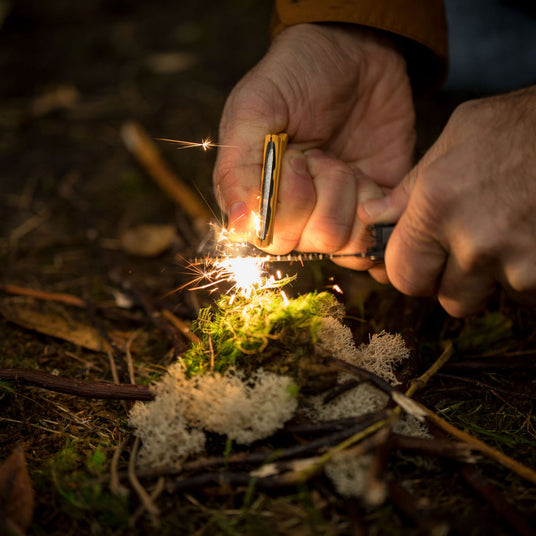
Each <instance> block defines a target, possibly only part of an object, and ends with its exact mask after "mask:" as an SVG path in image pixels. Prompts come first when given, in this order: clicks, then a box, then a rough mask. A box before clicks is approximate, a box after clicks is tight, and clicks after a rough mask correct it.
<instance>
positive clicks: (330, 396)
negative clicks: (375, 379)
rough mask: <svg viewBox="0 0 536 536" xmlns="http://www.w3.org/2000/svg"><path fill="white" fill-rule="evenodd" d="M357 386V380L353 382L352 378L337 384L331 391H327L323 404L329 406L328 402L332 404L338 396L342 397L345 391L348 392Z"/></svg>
mask: <svg viewBox="0 0 536 536" xmlns="http://www.w3.org/2000/svg"><path fill="white" fill-rule="evenodd" d="M358 385H359V382H358V381H357V380H354V379H353V378H352V379H350V380H346V381H345V382H343V383H339V384H338V385H336V386H335V387H334V388H333V389H331V391H329V392H328V393H327V394H326V395H325V396H324V399H323V400H322V403H323V404H329V403H330V402H333V400H335V399H336V398H337V397H338V396H341V395H343V394H344V393H346V392H347V391H350V390H351V389H353V388H354V387H357V386H358Z"/></svg>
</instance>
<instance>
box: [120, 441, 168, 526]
mask: <svg viewBox="0 0 536 536" xmlns="http://www.w3.org/2000/svg"><path fill="white" fill-rule="evenodd" d="M139 446H140V438H139V437H137V438H136V440H135V441H134V446H133V447H132V451H131V453H130V459H129V460H128V479H129V481H130V485H131V486H132V487H133V488H134V491H135V492H136V493H137V494H138V497H139V498H140V500H141V502H142V505H143V507H144V508H145V510H147V511H148V512H149V514H150V515H151V518H152V520H153V523H154V524H155V525H158V516H159V515H160V510H159V509H158V507H157V506H156V504H154V502H153V500H152V499H151V497H150V495H149V494H148V493H147V492H146V491H145V488H144V487H143V486H142V485H141V483H140V481H139V480H138V477H137V476H136V457H137V455H138V448H139Z"/></svg>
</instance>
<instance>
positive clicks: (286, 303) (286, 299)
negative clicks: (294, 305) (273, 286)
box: [281, 290, 290, 305]
mask: <svg viewBox="0 0 536 536" xmlns="http://www.w3.org/2000/svg"><path fill="white" fill-rule="evenodd" d="M281 296H282V297H283V303H284V304H285V305H288V304H289V303H290V302H289V301H288V298H287V295H286V293H285V291H284V290H282V291H281Z"/></svg>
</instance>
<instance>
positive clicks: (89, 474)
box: [0, 0, 536, 535]
mask: <svg viewBox="0 0 536 536" xmlns="http://www.w3.org/2000/svg"><path fill="white" fill-rule="evenodd" d="M269 18H270V5H269V3H268V2H264V1H261V0H228V1H227V2H208V1H203V0H202V1H198V2H179V1H176V0H173V1H172V0H157V1H154V2H144V1H142V0H132V1H127V0H111V1H97V0H94V1H90V2H79V3H76V2H70V1H67V0H49V1H47V2H36V1H32V0H17V1H16V2H9V1H8V0H0V24H1V25H0V67H1V72H2V73H3V76H2V77H1V78H0V95H1V100H0V170H1V174H0V184H1V189H0V262H1V276H0V285H2V289H1V291H0V312H1V313H2V315H1V316H0V351H1V353H0V367H2V370H5V369H7V368H15V367H17V368H25V369H32V370H39V371H43V372H48V373H52V374H54V375H56V376H58V377H66V378H71V379H76V380H81V381H82V380H83V381H105V382H113V369H114V366H113V365H112V364H111V363H112V361H114V358H115V361H116V365H117V368H119V372H118V373H119V374H120V375H121V373H122V371H121V370H120V363H119V361H120V360H118V359H117V358H118V356H117V352H116V351H115V350H114V349H113V348H112V349H111V350H109V352H106V351H102V350H99V349H90V346H91V344H93V343H94V341H95V340H102V337H105V338H106V337H107V336H110V334H112V335H113V336H111V339H112V340H113V341H118V340H122V341H123V342H124V343H125V344H129V345H131V346H130V347H129V348H130V350H131V353H132V356H133V367H134V375H135V378H136V382H137V383H139V384H141V385H147V384H148V383H150V382H151V381H152V380H154V379H155V378H158V377H159V376H160V375H161V374H162V373H163V372H164V370H165V368H166V367H167V366H168V365H169V364H171V363H172V362H173V361H174V360H176V358H177V356H178V355H180V352H182V351H184V349H185V348H187V347H188V345H189V344H190V340H189V339H188V337H187V335H185V330H184V329H182V330H181V329H175V328H173V329H171V328H170V327H169V324H165V323H163V322H162V321H161V319H160V316H159V315H158V314H157V313H158V312H159V311H163V310H167V311H170V312H171V313H173V315H174V317H175V318H178V319H179V320H180V321H181V322H182V323H183V324H184V325H188V324H189V322H191V321H192V320H194V319H195V318H196V316H197V313H198V311H199V308H200V307H201V306H202V305H206V304H208V303H210V300H211V299H212V297H211V296H210V295H208V294H206V293H201V292H198V293H195V292H186V291H182V292H175V289H177V288H178V287H180V286H181V285H183V284H184V283H186V282H188V278H189V275H188V274H187V273H186V270H185V268H184V265H183V264H181V261H180V258H188V257H190V256H192V255H193V254H194V252H195V249H196V246H197V245H198V243H199V236H198V235H197V233H196V230H195V226H194V225H193V224H192V221H191V219H190V218H189V217H188V215H187V214H186V213H185V212H184V210H183V209H182V208H181V207H179V206H177V205H176V204H175V203H173V202H172V201H171V200H170V198H169V197H168V196H166V195H165V194H164V193H163V192H162V190H161V189H159V188H158V186H157V185H156V184H155V182H154V180H152V178H151V176H150V174H149V173H148V172H147V169H146V168H145V167H144V166H141V165H140V164H139V163H138V162H137V161H136V159H135V158H134V157H133V155H132V154H131V152H129V150H128V149H127V148H126V146H125V143H124V140H123V139H122V136H121V132H122V128H123V127H124V125H125V124H126V123H128V122H132V121H135V122H137V123H138V124H139V125H141V126H142V127H143V129H144V130H145V131H146V133H147V135H148V136H149V137H150V138H151V139H154V138H174V139H185V140H193V141H196V140H201V139H204V138H206V137H208V136H210V137H212V138H213V139H215V138H216V137H217V128H218V122H219V117H220V114H221V110H222V106H223V103H224V101H225V97H226V95H227V94H228V92H229V91H230V89H231V88H232V87H233V85H234V84H235V83H236V82H237V81H238V79H239V78H240V77H241V75H243V74H244V73H245V72H246V71H247V70H248V69H249V68H250V67H251V66H252V65H253V64H254V63H255V62H256V60H257V59H259V58H260V57H261V55H262V53H263V51H264V50H265V48H266V46H267V44H268V42H269V37H268V21H269ZM456 100H457V97H453V96H447V95H442V96H436V97H434V98H432V99H426V100H422V101H421V102H419V109H420V110H422V111H423V114H422V117H424V119H423V120H421V123H420V124H419V135H420V137H419V151H420V152H422V150H423V149H424V148H425V147H426V146H427V144H429V143H430V141H431V140H432V139H433V138H434V136H436V135H437V133H438V132H439V131H440V129H441V126H442V124H443V123H444V121H445V120H446V117H448V114H449V112H450V110H451V109H452V106H453V105H454V103H455V102H456ZM157 147H158V149H159V151H160V152H161V154H162V156H163V158H164V159H165V161H166V162H167V163H168V165H169V166H170V168H171V169H172V170H173V172H174V173H175V174H176V175H178V176H179V177H180V178H181V179H182V180H183V181H185V182H186V183H187V184H189V185H190V186H191V187H192V189H193V190H194V191H196V192H198V193H199V195H200V197H202V198H203V199H204V202H205V203H206V205H207V206H209V207H210V209H211V210H213V211H214V212H215V215H216V216H217V217H219V213H218V210H217V208H216V204H215V202H214V199H213V195H212V189H211V174H212V166H213V162H214V157H215V151H207V152H204V151H201V150H197V149H191V150H185V151H177V150H175V148H174V147H173V146H172V145H170V144H166V143H163V142H159V143H157ZM142 224H150V225H161V226H162V227H161V228H160V229H161V230H162V232H164V231H163V230H164V229H165V230H166V232H169V229H171V230H172V233H171V238H170V239H169V241H168V242H167V243H166V247H163V248H162V251H161V252H160V253H159V254H157V255H150V256H148V255H141V254H140V251H139V247H141V245H145V242H146V241H147V242H149V240H146V239H141V241H140V240H138V241H136V240H135V243H136V245H137V249H136V250H131V249H128V248H127V246H126V245H125V233H126V232H127V231H129V230H132V229H139V226H140V225H142ZM178 259H179V260H178ZM296 270H297V271H298V272H299V277H298V280H297V283H296V284H295V285H294V287H293V290H292V292H294V293H299V292H309V291H313V290H324V289H325V288H326V287H327V286H328V285H330V284H332V283H333V282H334V281H335V282H337V283H338V284H339V285H340V286H341V287H342V288H343V289H344V291H345V293H344V294H343V295H342V297H341V298H340V299H341V300H342V301H343V303H344V304H345V306H346V308H347V312H348V323H349V325H350V326H351V328H352V330H353V332H354V335H355V338H356V340H357V341H358V342H360V341H365V340H367V339H368V336H369V334H371V333H375V332H378V331H381V330H382V329H386V330H388V331H391V332H395V333H398V332H401V333H402V334H403V335H404V336H405V337H406V340H407V341H408V343H409V345H410V347H411V348H412V350H413V353H414V357H415V359H414V361H415V363H416V371H417V372H418V373H421V372H423V371H424V370H425V368H426V365H427V364H429V363H431V362H432V361H433V360H435V359H436V358H437V357H438V356H439V354H440V353H441V348H442V347H443V346H444V344H445V343H446V342H447V341H452V342H453V343H454V346H455V349H456V353H455V356H454V358H453V361H452V363H450V364H449V366H447V367H446V368H445V369H444V370H443V371H442V372H441V373H440V374H437V375H436V376H434V378H432V380H431V381H430V383H429V385H428V386H427V387H426V389H425V390H424V391H423V392H422V393H421V394H420V395H419V397H418V398H419V399H420V400H421V401H422V402H424V403H425V404H426V405H427V406H428V407H429V408H430V409H432V410H433V411H435V412H436V413H437V414H439V415H440V416H442V417H444V418H445V419H447V420H448V421H449V422H451V423H452V424H454V425H455V426H457V427H458V428H461V429H464V430H466V431H467V432H469V433H470V434H472V435H473V436H474V437H475V438H478V439H480V440H482V441H485V442H486V443H487V444H489V445H491V446H492V447H493V448H495V449H497V451H499V452H500V453H503V454H506V455H508V456H510V457H511V458H513V459H515V460H517V461H519V462H520V463H521V464H522V465H523V466H526V467H528V468H532V469H536V430H535V424H536V423H535V416H534V410H533V406H534V399H535V397H536V383H535V380H534V377H535V376H534V371H535V370H536V365H535V363H536V361H534V357H535V354H536V340H535V339H536V331H535V330H534V327H535V318H534V314H533V311H532V310H530V309H525V308H521V307H518V306H515V305H513V304H511V303H508V302H507V301H506V300H505V298H504V297H503V296H501V295H498V296H497V298H496V299H495V300H494V301H493V302H492V303H491V304H490V306H489V308H488V310H487V311H486V312H485V313H483V314H481V315H479V316H478V317H474V318H470V319H468V320H465V321H458V320H453V319H450V318H448V317H447V316H446V315H445V314H444V313H443V312H442V310H441V309H440V308H439V307H438V306H437V304H436V303H435V302H434V301H433V300H422V299H410V298H405V297H403V296H401V295H399V294H398V293H396V292H395V291H393V290H392V289H390V288H387V287H380V286H378V285H376V284H375V283H373V282H372V280H370V279H369V278H368V276H367V275H363V274H356V273H352V272H348V271H345V270H343V269H339V268H336V267H335V266H334V265H333V264H330V263H327V262H326V263H314V264H312V265H310V266H306V267H303V268H299V267H298V268H296ZM21 289H22V290H21ZM24 289H26V290H28V289H31V291H32V292H33V291H43V292H46V293H49V294H45V295H42V296H37V295H36V294H35V292H33V295H25V294H24V292H23V291H24ZM52 293H53V294H54V298H53V297H52ZM58 295H62V296H66V295H68V296H71V297H72V296H75V297H78V298H79V299H81V302H80V303H78V304H76V306H73V304H72V303H67V302H65V301H63V302H62V301H57V297H58ZM65 326H67V327H65ZM78 327H80V330H81V331H77V329H78ZM127 341H128V342H127ZM118 352H119V353H120V354H122V353H124V352H123V349H121V350H119V351H118ZM110 356H111V357H110ZM417 372H416V373H417ZM127 408H128V403H127V402H124V401H122V402H120V401H117V400H97V399H93V398H82V397H80V396H73V395H68V394H60V393H56V392H53V391H50V390H48V389H41V388H38V387H35V386H29V385H25V384H23V383H21V382H14V381H9V380H6V379H1V380H0V462H1V461H2V460H6V459H7V458H8V456H9V455H10V454H11V453H12V452H13V451H14V449H15V448H16V446H17V445H20V446H22V448H23V451H24V460H25V463H26V465H27V468H28V475H29V480H28V479H26V480H25V478H24V477H20V478H19V477H17V478H16V479H15V480H13V478H11V477H9V474H12V473H9V470H8V469H9V468H10V467H16V468H17V471H16V473H17V474H19V475H20V474H23V473H24V471H23V469H22V468H23V467H24V463H23V462H21V461H20V459H19V461H18V462H15V461H13V458H10V460H11V461H8V462H6V463H5V464H4V465H3V466H0V534H4V533H6V534H20V533H25V530H26V529H25V528H24V529H21V530H22V531H21V530H19V529H10V530H12V532H9V530H8V528H7V525H6V523H7V521H6V520H10V519H11V520H16V521H18V522H19V526H21V527H26V526H27V525H29V528H28V529H27V532H26V533H27V534H35V535H42V534H43V535H44V534H47V535H49V534H62V535H66V534H75V533H78V534H96V535H97V534H178V533H180V534H192V535H193V534H199V535H201V534H266V533H268V532H269V531H270V532H271V533H273V534H297V535H306V534H307V535H308V534H311V535H313V534H315V535H316V534H318V535H320V534H322V535H323V534H326V535H328V534H329V535H343V534H344V535H346V534H348V535H350V534H352V535H356V534H443V533H445V532H441V531H442V530H444V527H445V523H446V524H447V525H449V526H450V532H449V533H450V534H517V533H519V534H535V533H536V506H535V505H536V488H535V483H534V482H532V483H531V482H530V479H527V478H523V477H522V476H520V475H519V474H518V473H517V472H516V471H515V470H511V468H506V467H504V466H502V465H500V464H499V463H497V462H496V461H492V460H491V459H490V458H489V457H486V456H479V457H478V460H477V463H476V464H475V465H473V464H463V463H460V462H459V461H456V460H449V459H445V458H441V457H437V456H431V457H428V458H426V459H425V461H424V462H423V463H422V464H418V463H415V461H414V459H413V458H411V455H412V454H413V453H411V452H410V454H408V455H407V456H406V455H405V454H401V455H397V456H393V457H391V458H389V460H388V461H387V462H386V463H387V466H388V470H389V474H390V475H391V479H392V480H393V481H392V483H391V484H392V485H391V487H390V488H389V490H390V491H389V493H388V497H387V499H386V501H385V502H383V503H382V504H381V505H379V506H374V507H372V506H370V505H365V504H362V503H360V502H358V501H355V500H353V499H345V498H343V497H341V496H340V495H339V494H337V493H336V492H335V491H334V489H333V488H332V487H331V486H330V484H329V482H328V481H327V480H325V479H324V478H323V477H319V478H317V479H313V480H312V481H310V482H308V483H307V484H303V485H300V486H297V487H291V488H287V487H285V488H276V489H272V490H269V491H261V490H257V489H255V486H249V487H248V486H244V485H238V484H237V485H232V484H227V485H224V484H221V485H216V484H217V483H216V484H215V483H214V482H212V483H211V484H210V485H209V484H207V485H203V486H197V485H196V486H194V485H192V488H191V489H183V490H181V491H180V492H176V491H175V492H173V491H171V487H170V482H173V479H174V478H175V477H176V475H172V476H169V475H168V476H167V480H166V478H163V480H162V485H163V486H164V488H162V489H161V490H160V495H159V496H158V498H157V499H156V500H155V504H156V505H157V507H158V510H159V513H158V516H156V517H157V518H158V522H157V523H155V516H154V515H153V516H151V515H149V514H148V513H147V511H144V510H143V509H142V510H140V505H141V504H142V502H143V501H142V500H141V499H140V498H139V494H137V493H136V492H135V491H134V490H133V489H130V488H129V489H130V491H129V493H128V494H127V495H124V494H121V493H117V488H114V489H112V490H110V485H109V481H110V474H112V472H113V471H112V465H113V464H114V463H116V467H115V471H118V472H119V473H118V474H120V475H124V473H125V472H126V471H127V467H128V463H129V453H130V452H131V449H132V442H131V437H130V431H129V428H128V424H127V422H126V409H127ZM297 441H305V439H303V438H298V439H297ZM123 442H124V443H123ZM220 443H221V442H220ZM220 443H218V441H217V440H214V445H213V446H212V448H213V452H214V453H218V454H219V455H222V454H223V451H224V449H225V445H221V444H220ZM122 444H123V447H122V448H121V449H120V450H119V449H118V446H119V445H122ZM264 447H265V446H264V445H257V446H255V449H257V450H259V449H260V450H262V449H263V448H264ZM114 454H116V456H117V459H116V460H115V462H114ZM468 466H470V467H472V468H475V467H476V469H477V472H478V474H477V476H475V475H474V473H472V472H471V471H470V470H468V469H467V467H468ZM464 468H465V469H464ZM6 475H7V476H6ZM468 475H469V476H468ZM471 475H472V478H471ZM159 482H160V480H159V478H158V477H157V476H155V475H152V476H151V475H148V476H147V475H146V478H145V479H144V480H142V483H143V485H144V486H145V487H146V488H147V489H148V490H149V491H151V490H153V491H154V489H155V487H158V486H159V485H160V484H159ZM402 482H404V486H403V487H402V486H400V483H402ZM122 485H124V486H127V485H128V482H127V479H126V478H123V479H122ZM166 486H167V487H166ZM408 489H410V490H411V493H409V491H408ZM114 491H115V493H114ZM32 493H33V495H34V496H35V499H34V503H33V506H32V507H29V506H28V504H30V503H31V496H32ZM14 505H15V509H16V510H17V511H18V512H19V513H18V514H16V515H13V514H10V513H9V512H10V511H11V510H10V511H8V509H9V508H11V509H12V510H13V508H14ZM25 508H26V510H25ZM25 512H26V513H25ZM10 516H11V517H10ZM13 516H14V517H13ZM13 530H15V532H13ZM17 530H18V532H17Z"/></svg>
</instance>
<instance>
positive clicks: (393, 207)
mask: <svg viewBox="0 0 536 536" xmlns="http://www.w3.org/2000/svg"><path fill="white" fill-rule="evenodd" d="M416 178H417V166H415V167H414V168H413V169H412V170H411V171H410V172H409V173H408V174H407V175H406V176H405V177H404V179H403V180H402V182H401V183H400V184H399V185H398V186H396V188H394V189H393V190H392V191H391V192H390V193H389V194H388V195H386V196H385V197H381V198H378V199H369V200H367V201H365V202H364V203H361V204H360V205H359V208H358V214H359V217H360V218H361V220H362V221H363V222H364V223H366V224H373V223H394V222H397V221H398V220H399V218H400V216H401V215H402V213H403V212H404V211H405V210H406V207H407V205H408V201H409V198H410V195H411V192H412V190H413V187H414V185H415V180H416Z"/></svg>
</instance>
